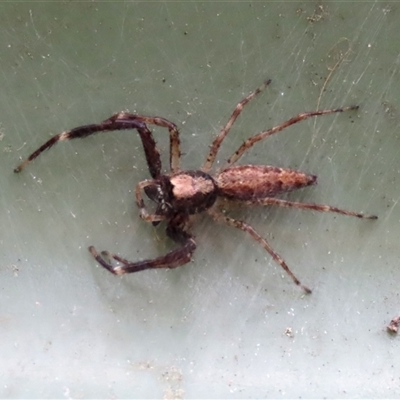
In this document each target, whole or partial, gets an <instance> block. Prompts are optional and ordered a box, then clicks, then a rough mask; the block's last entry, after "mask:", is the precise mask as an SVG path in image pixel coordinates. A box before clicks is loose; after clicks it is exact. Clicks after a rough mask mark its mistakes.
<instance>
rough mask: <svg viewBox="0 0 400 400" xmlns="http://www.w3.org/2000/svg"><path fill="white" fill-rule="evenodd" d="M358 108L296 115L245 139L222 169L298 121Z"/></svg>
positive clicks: (343, 108) (352, 107) (351, 107)
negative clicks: (259, 143) (256, 145)
mask: <svg viewBox="0 0 400 400" xmlns="http://www.w3.org/2000/svg"><path fill="white" fill-rule="evenodd" d="M357 109H358V106H350V107H342V108H335V109H329V110H319V111H309V112H304V113H301V114H298V115H296V116H295V117H293V118H290V119H288V120H287V121H285V122H283V123H281V124H280V125H277V126H274V127H273V128H271V129H268V130H267V131H263V132H260V133H257V134H256V135H254V136H252V137H250V138H249V139H247V140H246V141H245V142H244V143H243V144H242V145H241V146H240V147H239V148H238V149H237V150H236V151H235V152H234V153H233V154H232V155H231V156H230V157H229V158H228V161H227V163H226V165H225V166H224V168H223V169H226V168H228V167H230V166H231V165H233V164H234V163H236V162H237V161H238V160H239V158H240V157H242V155H243V154H244V153H245V152H246V151H247V150H249V149H250V148H251V147H253V146H254V145H255V144H256V143H257V142H259V141H260V140H263V139H265V138H267V137H268V136H271V135H273V134H274V133H277V132H280V131H282V130H283V129H285V128H287V127H289V126H290V125H293V124H297V123H298V122H300V121H304V120H305V119H308V118H311V117H317V116H319V115H328V114H334V113H340V112H344V111H350V110H357Z"/></svg>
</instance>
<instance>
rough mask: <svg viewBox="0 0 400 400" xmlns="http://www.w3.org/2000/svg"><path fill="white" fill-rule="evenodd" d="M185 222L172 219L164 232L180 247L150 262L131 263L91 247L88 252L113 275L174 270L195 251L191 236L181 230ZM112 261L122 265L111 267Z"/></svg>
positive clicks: (185, 261) (186, 261)
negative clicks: (152, 270) (147, 270)
mask: <svg viewBox="0 0 400 400" xmlns="http://www.w3.org/2000/svg"><path fill="white" fill-rule="evenodd" d="M185 222H186V220H185V221H182V220H179V219H172V220H171V221H170V222H169V224H168V227H167V230H166V233H167V235H168V236H169V237H170V238H171V239H173V240H174V241H175V242H177V243H179V244H180V247H179V248H177V249H175V250H172V251H170V252H169V253H167V254H166V255H164V256H161V257H157V258H154V259H152V260H144V261H138V262H131V261H128V260H126V259H125V258H122V257H120V256H119V255H117V254H113V253H110V252H108V251H102V252H101V253H100V254H99V253H98V252H97V250H96V249H95V248H94V247H93V246H90V247H89V251H90V253H91V254H92V256H93V257H94V258H95V259H96V261H97V262H98V263H99V264H100V265H101V266H103V267H104V268H105V269H107V270H108V271H110V272H111V273H112V274H114V275H123V274H129V273H133V272H139V271H144V270H146V269H159V268H176V267H179V266H181V265H184V264H187V263H188V262H189V261H190V260H191V258H192V255H193V252H194V251H195V249H196V242H195V241H194V239H193V236H192V235H190V234H189V233H187V232H185V231H184V230H183V224H184V223H185ZM112 259H114V260H115V261H117V262H118V263H120V264H122V265H113V264H112V262H111V261H112Z"/></svg>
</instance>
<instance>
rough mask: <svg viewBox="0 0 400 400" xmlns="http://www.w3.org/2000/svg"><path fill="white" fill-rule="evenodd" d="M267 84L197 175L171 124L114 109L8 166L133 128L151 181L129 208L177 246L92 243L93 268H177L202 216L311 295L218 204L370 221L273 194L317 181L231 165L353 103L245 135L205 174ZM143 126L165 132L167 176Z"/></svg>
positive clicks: (227, 127)
mask: <svg viewBox="0 0 400 400" xmlns="http://www.w3.org/2000/svg"><path fill="white" fill-rule="evenodd" d="M270 83H271V80H270V79H269V80H267V81H265V82H264V83H263V84H262V85H261V86H260V87H259V88H258V89H256V90H254V91H253V92H251V93H250V94H249V95H248V96H247V97H245V98H244V99H243V100H241V101H240V102H239V103H238V104H237V106H236V107H235V109H234V111H233V113H232V114H231V116H230V118H229V119H228V122H227V123H226V125H225V126H224V127H223V128H222V129H221V130H220V132H219V134H218V135H217V136H216V137H215V139H214V140H213V142H212V144H211V146H210V150H209V153H208V155H207V158H206V160H205V162H204V164H203V165H202V167H201V168H200V169H198V170H188V171H186V170H182V169H181V167H180V160H181V150H180V139H179V131H178V128H177V126H176V125H175V124H174V123H172V122H170V121H168V120H167V119H165V118H161V117H151V116H144V115H138V114H131V113H128V112H120V113H117V114H114V115H112V116H111V117H110V118H108V119H106V120H104V121H103V122H100V123H99V124H92V125H85V126H80V127H77V128H74V129H71V130H68V131H65V132H62V133H60V134H58V135H56V136H54V137H52V138H51V139H50V140H48V141H47V142H46V143H44V144H43V145H42V146H40V147H39V148H38V149H37V150H36V151H34V152H33V153H32V154H31V155H30V156H29V157H28V158H27V159H26V160H25V161H23V162H22V163H21V164H20V165H19V166H18V167H17V168H15V169H14V172H21V171H22V170H23V169H24V168H25V167H26V166H27V165H28V164H29V163H30V162H31V161H32V160H34V159H35V158H36V157H38V156H39V155H40V154H41V153H42V152H43V151H45V150H46V149H49V148H50V147H52V146H53V145H55V144H56V143H58V142H60V141H66V140H71V139H76V138H84V137H87V136H90V135H92V134H94V133H97V132H104V131H118V130H126V129H136V130H137V132H138V133H139V136H140V139H141V140H142V144H143V149H144V153H145V157H146V161H147V165H148V169H149V172H150V175H151V178H152V179H147V180H144V181H142V182H139V183H138V184H137V186H136V191H135V194H136V203H137V206H138V207H139V210H140V216H141V218H142V219H144V220H145V221H147V222H151V223H152V224H153V225H158V224H159V223H160V222H161V221H165V222H166V225H167V227H166V234H167V236H169V237H170V238H171V239H172V240H174V241H175V242H176V243H177V244H178V245H179V247H178V248H176V249H175V250H172V251H170V252H169V253H167V254H166V255H163V256H161V257H157V258H154V259H150V260H144V261H138V262H131V261H128V260H126V259H125V258H122V257H120V256H119V255H117V254H113V253H110V252H108V251H102V252H100V253H98V252H97V250H96V249H95V248H94V247H93V246H90V247H89V251H90V253H91V254H92V256H93V257H94V258H95V259H96V261H97V262H98V263H99V264H100V265H102V266H103V267H104V268H106V269H107V270H108V271H110V272H111V273H113V274H115V275H122V274H125V273H131V272H138V271H143V270H147V269H155V268H176V267H179V266H181V265H184V264H186V263H188V262H189V261H190V260H191V258H192V255H193V252H194V251H195V249H196V242H195V240H194V236H193V235H192V234H191V229H190V228H191V225H192V223H193V218H194V216H195V215H196V214H200V213H203V212H207V213H208V214H210V215H211V216H212V217H213V218H214V220H216V221H219V222H223V223H225V224H227V225H229V226H231V227H234V228H237V229H240V230H242V231H244V232H246V233H248V234H249V235H250V236H251V237H252V238H253V239H254V240H255V241H257V242H258V243H259V244H260V245H261V246H262V247H263V248H264V249H265V250H266V251H267V252H268V253H269V254H270V255H271V256H272V258H273V259H274V260H275V261H276V262H277V263H278V264H279V265H280V266H281V267H282V268H283V269H284V270H285V271H286V273H287V274H288V275H289V276H290V277H291V278H292V280H293V281H294V283H295V284H296V285H298V286H300V287H301V288H302V289H303V290H304V291H305V292H306V293H311V289H309V288H308V287H307V286H305V285H303V284H302V283H301V282H300V280H299V279H298V278H297V277H296V276H295V275H294V274H293V272H292V271H291V270H290V269H289V267H288V265H287V264H286V262H285V261H284V259H283V258H282V257H281V256H280V255H279V254H278V253H277V252H276V251H275V250H274V249H273V248H272V247H271V246H270V244H269V243H268V242H267V240H266V239H264V238H263V237H261V236H260V235H259V234H258V233H257V232H256V230H255V229H254V228H253V227H252V226H250V225H249V224H247V223H246V222H244V221H240V220H236V219H233V218H231V217H229V216H228V215H226V213H225V210H224V209H223V207H222V205H223V204H224V200H225V201H226V200H228V201H235V202H239V203H241V204H243V205H263V206H268V205H276V206H281V207H296V208H301V209H308V210H315V211H321V212H334V213H338V214H343V215H349V216H353V217H358V218H365V219H377V216H375V215H365V214H361V213H356V212H352V211H346V210H342V209H339V208H337V207H332V206H328V205H322V204H314V203H300V202H296V201H289V200H283V199H279V198H277V197H276V196H277V195H278V194H280V193H284V192H289V191H292V190H295V189H300V188H303V187H306V186H310V185H314V184H316V183H317V177H316V176H315V175H310V174H306V173H303V172H301V171H297V170H292V169H287V168H278V167H275V166H268V165H238V166H235V165H234V164H235V163H236V162H237V161H238V160H239V159H240V158H241V157H242V156H243V154H244V153H245V152H246V151H248V150H249V149H250V148H251V147H253V146H254V145H255V144H256V143H257V142H259V141H261V140H263V139H265V138H267V137H269V136H271V135H273V134H275V133H277V132H280V131H282V130H283V129H285V128H287V127H289V126H290V125H293V124H297V123H298V122H300V121H303V120H305V119H308V118H311V117H316V116H320V115H328V114H334V113H341V112H345V111H350V110H357V109H358V106H350V107H342V108H336V109H326V110H317V111H310V112H304V113H300V114H298V115H296V116H295V117H293V118H290V119H289V120H287V121H285V122H283V123H281V124H279V125H277V126H274V127H273V128H271V129H268V130H266V131H263V132H260V133H257V134H256V135H254V136H251V137H250V138H249V139H247V140H246V141H245V142H244V143H243V144H242V145H241V146H240V147H239V148H238V149H237V150H236V151H235V152H234V153H233V154H232V155H231V156H230V157H229V158H228V160H227V162H226V164H225V166H224V167H223V168H222V169H220V170H218V171H217V172H215V173H214V174H211V172H210V171H211V169H212V167H213V164H214V161H215V159H216V157H217V155H218V151H219V149H220V147H221V144H222V142H223V141H224V139H225V138H226V136H227V135H228V133H229V131H230V130H231V128H232V126H233V124H234V122H235V121H236V119H237V118H238V117H239V115H240V113H241V112H242V110H243V108H244V107H245V105H246V104H247V103H249V102H250V101H251V100H252V99H254V98H255V97H256V96H257V95H258V94H259V93H260V92H261V91H262V90H264V89H265V88H266V87H267V86H268V85H269V84H270ZM147 125H156V126H159V127H162V128H166V129H168V131H169V136H170V159H169V164H170V172H169V173H163V172H162V170H161V168H162V166H161V159H160V153H159V151H158V150H157V147H156V142H155V140H154V138H153V135H152V133H151V131H150V130H149V128H148V126H147ZM142 192H144V193H145V194H146V196H147V197H148V198H149V200H151V201H153V202H154V203H155V212H153V213H152V212H149V211H148V210H147V208H146V205H145V203H144V200H143V196H142Z"/></svg>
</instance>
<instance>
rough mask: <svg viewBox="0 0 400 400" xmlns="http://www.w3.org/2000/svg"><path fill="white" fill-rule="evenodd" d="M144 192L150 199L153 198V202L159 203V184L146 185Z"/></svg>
mask: <svg viewBox="0 0 400 400" xmlns="http://www.w3.org/2000/svg"><path fill="white" fill-rule="evenodd" d="M144 192H145V193H146V196H147V197H148V198H149V199H150V200H153V201H154V202H155V203H160V201H161V199H162V190H161V187H160V185H156V184H154V185H149V186H146V187H145V188H144Z"/></svg>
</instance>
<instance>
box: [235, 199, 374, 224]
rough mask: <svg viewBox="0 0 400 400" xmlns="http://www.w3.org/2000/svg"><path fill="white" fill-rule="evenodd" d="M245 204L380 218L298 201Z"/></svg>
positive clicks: (257, 200)
mask: <svg viewBox="0 0 400 400" xmlns="http://www.w3.org/2000/svg"><path fill="white" fill-rule="evenodd" d="M243 204H246V205H262V206H269V205H274V206H280V207H293V208H302V209H306V210H314V211H320V212H334V213H337V214H342V215H349V216H351V217H357V218H364V219H378V217H377V216H376V215H365V214H362V213H356V212H353V211H347V210H342V209H340V208H337V207H332V206H328V205H325V204H315V203H301V202H298V201H289V200H283V199H277V198H274V197H267V198H264V199H255V200H247V201H244V202H243Z"/></svg>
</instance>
